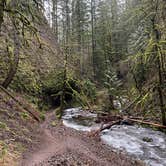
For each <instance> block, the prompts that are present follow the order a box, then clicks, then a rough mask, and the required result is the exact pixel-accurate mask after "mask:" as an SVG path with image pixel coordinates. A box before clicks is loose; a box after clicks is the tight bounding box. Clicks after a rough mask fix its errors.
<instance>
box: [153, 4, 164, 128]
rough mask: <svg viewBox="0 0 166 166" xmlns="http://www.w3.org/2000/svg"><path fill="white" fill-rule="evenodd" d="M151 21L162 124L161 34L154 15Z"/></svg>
mask: <svg viewBox="0 0 166 166" xmlns="http://www.w3.org/2000/svg"><path fill="white" fill-rule="evenodd" d="M158 5H159V4H158V3H157V4H156V13H157V12H158V10H159V9H158ZM151 21H152V28H153V35H154V41H155V45H154V52H155V55H156V58H157V66H158V84H159V85H158V94H159V102H160V110H161V118H162V123H163V125H166V106H165V105H164V94H163V89H162V87H163V85H164V83H163V75H162V63H161V53H160V49H159V41H160V39H161V34H160V32H159V30H158V27H157V26H156V25H157V21H158V20H157V16H156V15H155V16H154V18H153V19H152V20H151Z"/></svg>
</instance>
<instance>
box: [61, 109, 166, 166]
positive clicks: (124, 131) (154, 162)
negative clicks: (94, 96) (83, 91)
mask: <svg viewBox="0 0 166 166" xmlns="http://www.w3.org/2000/svg"><path fill="white" fill-rule="evenodd" d="M96 117H97V115H96V114H93V113H90V112H87V111H83V110H82V109H81V108H71V109H67V110H65V111H64V116H63V124H64V125H65V126H67V127H70V128H73V129H75V130H80V131H91V130H94V129H97V128H99V127H100V124H96V123H95V119H96ZM100 137H101V139H102V141H103V142H104V143H106V144H108V145H109V146H111V147H112V148H114V150H115V151H123V152H125V153H128V154H129V155H131V156H133V157H136V158H138V159H140V160H143V161H145V163H146V164H147V165H149V166H166V135H165V134H164V133H162V132H159V131H154V130H152V129H150V128H143V127H140V126H127V125H116V126H113V127H112V128H111V129H109V130H104V131H103V132H102V133H101V135H100Z"/></svg>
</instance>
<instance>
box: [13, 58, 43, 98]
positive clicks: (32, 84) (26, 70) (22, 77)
mask: <svg viewBox="0 0 166 166" xmlns="http://www.w3.org/2000/svg"><path fill="white" fill-rule="evenodd" d="M11 88H12V89H15V90H16V91H19V92H26V93H29V94H33V95H35V94H36V95H37V94H39V93H40V81H39V75H38V74H37V73H35V72H34V68H33V67H32V66H31V64H30V62H29V61H27V62H20V64H19V68H18V70H17V73H16V76H15V78H14V80H13V83H12V84H11Z"/></svg>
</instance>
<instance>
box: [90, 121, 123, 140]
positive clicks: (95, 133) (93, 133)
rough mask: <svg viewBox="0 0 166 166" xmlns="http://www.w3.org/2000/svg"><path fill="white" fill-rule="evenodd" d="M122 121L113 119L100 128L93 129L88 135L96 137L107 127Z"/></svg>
mask: <svg viewBox="0 0 166 166" xmlns="http://www.w3.org/2000/svg"><path fill="white" fill-rule="evenodd" d="M120 123H121V120H117V121H113V122H110V123H109V124H106V125H104V123H102V124H101V127H100V128H99V129H98V130H95V131H91V132H90V134H89V135H88V136H89V137H95V136H98V135H99V134H100V132H102V131H103V130H105V129H110V128H111V127H112V126H114V125H118V124H120Z"/></svg>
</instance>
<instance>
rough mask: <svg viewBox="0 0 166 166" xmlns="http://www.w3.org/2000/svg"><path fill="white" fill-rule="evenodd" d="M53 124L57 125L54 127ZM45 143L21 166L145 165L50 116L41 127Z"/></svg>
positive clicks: (26, 158) (28, 153)
mask: <svg viewBox="0 0 166 166" xmlns="http://www.w3.org/2000/svg"><path fill="white" fill-rule="evenodd" d="M52 122H54V123H57V125H54V127H53V125H51V124H52ZM40 127H41V130H42V131H43V132H42V133H43V134H41V140H40V142H39V146H38V147H36V148H35V150H29V151H27V152H26V153H25V154H24V155H23V160H22V162H21V163H20V165H21V166H61V165H62V166H77V165H78V166H97V165H98V166H133V165H135V166H137V165H142V164H141V163H140V162H138V161H136V160H131V159H130V158H129V157H126V156H125V155H123V154H120V153H118V154H117V153H115V152H113V151H111V150H110V149H108V148H107V147H106V146H105V145H104V144H102V143H101V142H100V141H99V140H98V141H97V140H94V139H92V138H88V136H87V134H86V133H82V132H78V131H75V130H73V129H70V128H66V127H65V126H63V125H62V124H61V123H58V121H57V120H56V119H55V114H54V113H49V114H48V116H47V118H46V120H45V122H44V123H43V124H41V126H40Z"/></svg>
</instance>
